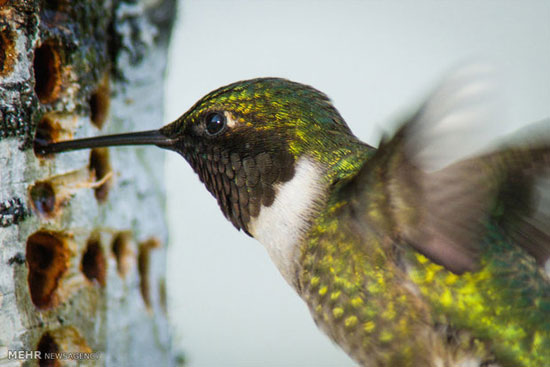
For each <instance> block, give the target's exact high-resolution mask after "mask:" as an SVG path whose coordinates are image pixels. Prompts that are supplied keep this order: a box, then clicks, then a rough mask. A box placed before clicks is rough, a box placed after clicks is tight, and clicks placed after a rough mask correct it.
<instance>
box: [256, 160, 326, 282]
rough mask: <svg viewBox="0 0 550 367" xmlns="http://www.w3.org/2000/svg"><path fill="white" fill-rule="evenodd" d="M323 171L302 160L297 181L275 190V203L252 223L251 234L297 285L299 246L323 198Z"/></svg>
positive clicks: (310, 161) (298, 165) (297, 169)
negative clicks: (295, 277)
mask: <svg viewBox="0 0 550 367" xmlns="http://www.w3.org/2000/svg"><path fill="white" fill-rule="evenodd" d="M321 174H322V173H321V170H320V168H319V166H318V165H317V164H316V163H315V162H314V161H313V160H311V159H308V158H301V159H300V160H299V161H298V162H297V164H296V171H295V174H294V177H293V178H292V179H291V180H290V181H288V182H285V183H283V184H279V185H277V186H276V187H275V200H274V202H273V204H271V206H269V207H264V206H262V208H261V210H260V215H259V216H258V217H256V218H252V219H251V221H250V226H249V230H250V233H251V234H252V235H253V236H254V238H256V239H257V240H258V241H260V242H261V243H262V244H263V245H264V246H265V248H266V249H267V252H268V253H269V256H271V259H272V260H273V262H274V263H275V265H277V267H278V268H279V271H280V272H281V274H282V275H283V277H284V278H285V279H286V281H287V282H288V283H289V284H291V285H294V280H295V279H294V269H295V264H296V261H297V256H298V248H297V246H298V244H299V243H300V240H301V239H302V237H303V235H304V234H305V232H306V230H307V226H308V220H309V218H310V217H311V215H312V213H313V211H314V209H315V202H316V201H317V200H318V199H319V198H320V197H321V196H322V195H323V187H322V182H321Z"/></svg>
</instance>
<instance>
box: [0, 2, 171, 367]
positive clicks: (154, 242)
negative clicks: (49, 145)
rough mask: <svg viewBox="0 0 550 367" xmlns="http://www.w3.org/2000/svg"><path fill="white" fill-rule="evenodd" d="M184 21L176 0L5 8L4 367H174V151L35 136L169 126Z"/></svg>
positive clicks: (0, 222) (0, 183)
mask: <svg viewBox="0 0 550 367" xmlns="http://www.w3.org/2000/svg"><path fill="white" fill-rule="evenodd" d="M174 14H175V0H126V1H125V0H104V1H98V0H42V1H38V0H0V365H8V366H12V365H13V366H17V365H22V364H23V363H25V364H26V363H30V365H41V366H42V365H47V366H50V365H52V366H65V365H77V364H79V365H80V364H81V365H89V366H95V365H106V366H153V365H156V366H169V365H174V364H175V357H174V354H173V353H172V351H171V338H170V331H169V325H168V319H167V315H166V304H165V303H166V295H165V253H166V251H165V244H166V239H167V238H166V228H165V221H164V195H163V193H164V187H163V179H162V177H163V153H162V151H161V150H160V149H157V148H154V147H152V148H148V147H141V148H129V147H127V148H116V149H110V150H106V149H94V150H91V151H79V152H71V153H65V154H59V155H56V156H52V157H39V156H37V155H35V153H34V151H33V139H34V137H35V135H36V139H42V140H49V141H58V140H65V139H70V138H72V137H73V136H76V137H84V136H92V135H100V134H107V133H115V132H122V131H134V130H149V129H153V128H157V127H160V126H161V125H162V123H163V114H162V106H163V103H162V98H163V93H162V91H163V76H164V67H165V59H166V51H167V44H168V40H169V33H170V29H171V26H172V21H173V16H174ZM21 351H23V353H21ZM27 351H37V352H40V353H34V352H33V353H25V352H27ZM55 352H57V353H59V354H58V355H57V357H56V358H57V359H53V360H47V359H46V358H47V357H48V354H49V353H55ZM63 353H65V354H63ZM67 353H81V354H72V355H71V354H67ZM77 359H83V360H81V361H77ZM25 361H30V362H25Z"/></svg>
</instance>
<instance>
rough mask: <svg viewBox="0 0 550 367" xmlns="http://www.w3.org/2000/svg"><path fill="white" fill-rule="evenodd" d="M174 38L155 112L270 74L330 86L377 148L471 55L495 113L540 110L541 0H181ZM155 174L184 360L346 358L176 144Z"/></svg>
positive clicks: (547, 53)
mask: <svg viewBox="0 0 550 367" xmlns="http://www.w3.org/2000/svg"><path fill="white" fill-rule="evenodd" d="M172 42H173V44H172V50H171V57H170V60H169V63H170V68H169V71H168V83H167V86H166V93H167V96H166V121H165V122H168V121H171V120H174V119H176V118H177V117H178V116H179V115H181V114H182V113H184V112H185V110H186V109H187V108H189V107H190V106H191V105H192V104H193V103H194V102H195V101H196V100H197V99H199V98H200V97H201V96H202V95H204V94H206V93H208V92H209V91H211V90H212V89H215V88H217V87H219V86H221V85H224V84H228V83H231V82H234V81H237V80H241V79H248V78H253V77H259V76H279V77H285V78H289V79H292V80H295V81H299V82H302V83H306V84H310V85H312V86H314V87H316V88H318V89H320V90H321V91H323V92H325V93H327V94H328V95H329V96H330V97H331V98H332V100H333V102H334V104H335V106H336V107H337V108H338V109H339V111H340V112H341V113H342V115H343V116H344V118H345V119H346V121H347V122H348V124H349V125H350V127H351V128H352V130H353V131H354V132H355V133H356V135H357V136H359V137H360V138H362V139H364V140H365V141H367V142H368V143H370V144H372V145H375V146H376V145H378V139H379V136H380V133H381V131H382V130H383V129H384V128H385V127H387V126H391V125H392V124H393V125H395V121H396V120H398V119H399V117H400V116H403V114H404V113H406V112H407V111H410V110H411V108H413V107H414V106H415V105H417V104H418V103H419V102H420V101H421V100H422V98H423V96H425V95H426V93H427V92H429V91H430V89H431V88H433V87H434V86H435V85H436V83H437V81H438V80H439V79H440V78H441V77H442V76H443V75H445V73H446V72H447V71H449V70H451V69H452V68H453V67H455V66H456V65H458V64H461V63H464V62H467V61H470V60H475V61H477V60H482V61H484V62H486V61H488V62H490V63H492V64H494V65H496V66H497V67H498V70H499V75H500V77H501V79H502V87H501V89H502V91H503V92H504V94H505V95H506V97H507V103H506V105H505V110H506V112H507V117H506V119H505V120H503V122H510V123H512V124H516V125H518V124H521V123H525V122H531V121H535V120H538V119H542V118H544V117H548V116H550V2H549V1H521V2H520V1H419V0H416V1H384V2H382V1H324V2H306V1H301V2H291V1H277V2H275V1H269V2H267V1H264V2H262V1H204V0H200V1H198V0H196V1H191V0H185V1H182V2H181V4H180V9H179V21H178V23H177V25H176V29H175V33H174V37H173V40H172ZM152 93H154V91H152ZM156 123H158V122H152V127H151V128H153V127H155V125H154V124H156ZM166 181H167V195H168V208H167V210H168V217H169V225H170V236H171V241H170V249H169V267H168V276H169V283H168V286H169V306H170V312H171V317H172V320H173V324H174V326H175V328H176V334H177V335H176V336H177V338H176V342H177V345H178V347H180V348H182V349H183V350H185V352H186V356H187V358H188V361H189V366H191V367H199V366H200V367H210V366H260V365H261V366H352V365H353V362H352V361H351V360H350V359H349V358H348V357H347V356H346V355H345V354H344V353H343V352H341V351H340V350H339V349H338V348H337V347H335V346H333V345H332V343H331V342H330V341H329V340H328V338H327V337H325V336H324V335H322V334H321V333H320V332H319V331H318V330H317V328H316V327H315V325H314V323H313V322H312V320H311V318H310V317H309V314H308V310H307V308H306V306H305V304H304V303H303V302H302V301H301V300H300V299H299V298H298V297H297V296H296V294H295V293H294V291H293V290H292V289H290V287H289V286H287V284H286V283H285V281H284V280H283V279H282V277H281V276H280V275H279V273H278V271H277V270H276V268H275V267H274V265H273V264H271V262H270V260H269V258H268V256H267V253H266V252H265V250H264V249H263V248H262V246H261V245H260V244H259V243H257V242H256V241H255V240H253V239H251V238H248V237H247V236H246V235H244V234H243V233H240V232H237V231H236V230H235V229H234V228H233V227H232V226H231V224H230V223H229V222H227V221H226V220H225V218H224V217H223V215H222V214H221V212H220V211H219V209H218V207H217V204H216V202H215V200H214V199H213V198H212V197H210V195H209V194H208V193H207V191H206V190H205V189H204V188H203V187H202V186H201V184H200V182H199V180H198V179H197V177H196V176H195V174H194V173H193V172H192V171H191V169H190V168H189V167H188V166H187V164H186V162H185V161H184V160H183V159H182V158H180V157H179V156H177V155H176V154H173V153H169V154H168V160H167V165H166Z"/></svg>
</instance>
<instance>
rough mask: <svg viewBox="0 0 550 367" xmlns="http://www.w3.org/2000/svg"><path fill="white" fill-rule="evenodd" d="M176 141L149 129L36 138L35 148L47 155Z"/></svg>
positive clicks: (161, 144) (163, 144) (37, 151)
mask: <svg viewBox="0 0 550 367" xmlns="http://www.w3.org/2000/svg"><path fill="white" fill-rule="evenodd" d="M174 143H175V140H174V139H171V138H169V137H167V136H166V135H164V134H162V133H161V132H160V130H149V131H140V132H135V133H127V134H116V135H105V136H97V137H94V138H84V139H75V140H67V141H61V142H57V143H48V142H45V141H43V140H42V141H41V140H40V139H35V143H34V150H35V152H36V153H37V154H41V155H46V154H52V153H61V152H67V151H70V150H79V149H88V148H102V147H112V146H119V145H156V146H158V147H161V148H169V147H171V146H172V145H173V144H174Z"/></svg>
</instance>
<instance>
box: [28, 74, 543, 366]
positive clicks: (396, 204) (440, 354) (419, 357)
mask: <svg viewBox="0 0 550 367" xmlns="http://www.w3.org/2000/svg"><path fill="white" fill-rule="evenodd" d="M467 89H468V88H467V87H465V88H462V89H460V88H458V89H457V91H455V92H453V90H452V88H451V90H449V88H447V87H443V88H440V89H439V90H436V92H435V93H434V94H433V95H431V96H430V97H429V98H428V99H427V101H426V102H425V103H424V104H422V105H421V106H420V108H418V110H417V111H416V112H415V113H413V114H412V115H411V116H409V117H408V118H406V119H404V121H403V122H402V123H401V124H400V125H399V127H398V128H397V129H396V131H395V132H394V133H393V134H392V135H391V136H386V137H384V138H382V139H381V142H380V144H379V145H378V147H377V148H375V147H372V146H370V145H368V144H366V143H364V142H362V141H361V140H360V139H358V138H357V137H356V136H355V135H354V134H353V133H352V131H351V130H350V128H349V127H348V125H347V124H346V122H345V121H344V119H343V118H342V116H341V115H340V113H339V112H338V111H337V110H336V108H335V107H334V106H333V104H332V103H331V101H330V99H329V98H328V97H327V96H326V95H325V94H323V93H322V92H320V91H318V90H316V89H314V88H312V87H310V86H307V85H304V84H300V83H296V82H292V81H289V80H286V79H281V78H258V79H251V80H245V81H239V82H236V83H233V84H230V85H227V86H224V87H221V88H219V89H217V90H214V91H213V92H211V93H209V94H207V95H206V96H204V97H203V98H202V99H200V100H199V101H198V102H197V103H196V104H195V105H193V106H192V107H191V108H190V109H189V110H188V111H187V112H186V113H185V114H183V115H182V116H181V117H179V118H178V119H177V120H175V121H174V122H172V123H170V124H169V125H166V126H165V127H162V128H161V129H159V130H150V131H144V132H135V133H127V134H118V135H108V136H100V137H92V138H85V139H78V140H70V141H63V142H57V143H44V142H40V141H37V142H36V145H35V150H36V151H37V152H39V153H41V154H53V153H59V152H64V151H70V150H76V149H85V148H95V147H107V146H117V145H156V146H158V147H160V148H163V149H168V150H172V151H175V152H177V153H179V154H180V155H181V156H183V158H185V159H186V160H187V162H188V163H189V164H190V165H191V167H192V168H193V169H194V171H195V172H196V173H197V174H198V177H199V179H200V180H201V181H202V182H203V183H204V185H205V186H206V189H207V190H208V191H209V192H210V193H211V194H212V195H213V196H214V197H215V199H216V200H217V202H218V204H219V207H220V209H221V211H222V212H223V214H224V215H225V217H226V218H227V219H228V220H229V221H230V222H231V223H232V224H233V225H234V226H235V227H236V228H237V229H238V230H242V231H243V232H244V233H246V234H247V235H249V236H252V237H254V238H255V239H257V240H258V241H259V242H260V243H262V244H263V246H265V248H266V250H267V251H268V253H269V255H270V257H271V259H272V260H273V262H274V264H275V265H276V266H277V268H278V269H279V271H280V273H281V274H282V276H283V278H284V279H285V280H286V281H287V282H288V284H289V285H290V286H291V287H292V288H294V290H295V291H296V293H297V294H298V295H299V296H300V297H301V298H302V299H303V300H304V301H305V302H306V303H307V305H308V307H309V309H310V312H311V315H312V317H313V319H314V321H315V323H316V324H317V325H318V327H319V328H320V329H321V330H322V331H324V332H325V333H326V334H327V335H328V336H329V337H330V339H332V341H333V342H335V343H336V344H338V345H339V346H340V347H341V348H342V349H343V350H344V351H345V352H346V353H348V354H349V355H350V356H351V357H352V358H353V359H354V360H355V361H356V362H357V363H358V364H360V365H361V366H366V367H389V366H392V367H395V366H403V367H407V366H411V367H412V366H415V367H416V366H428V367H458V366H462V367H474V366H475V367H489V366H500V367H519V366H523V367H542V366H550V261H549V259H550V209H549V207H550V205H548V204H549V203H550V195H549V194H548V193H549V192H550V179H549V177H550V120H547V121H542V122H541V123H538V124H534V125H533V126H532V127H529V128H526V129H523V130H522V131H520V132H519V133H517V134H512V135H511V136H509V137H507V138H505V139H504V140H503V141H502V142H500V143H498V144H494V145H488V146H483V148H482V149H474V150H473V151H471V152H466V153H464V154H462V153H461V154H458V157H455V158H454V159H447V158H445V157H447V156H453V155H456V153H457V152H460V150H461V147H462V146H465V145H468V144H467V141H466V140H460V137H459V136H460V135H459V134H458V135H457V134H455V133H454V131H455V130H456V129H455V130H453V129H450V130H449V129H445V126H446V125H445V124H446V123H448V122H449V121H455V122H456V121H458V122H460V121H461V120H462V119H463V118H464V116H462V115H461V114H457V115H453V113H452V110H453V109H452V105H453V102H452V100H453V98H454V97H456V98H455V99H457V100H459V101H461V102H460V103H462V102H463V101H464V98H465V97H464V95H465V94H464V93H462V92H464V90H467ZM453 95H454V97H453ZM460 103H459V104H460ZM450 106H451V107H450ZM446 110H449V111H451V112H449V113H446V112H445V113H442V112H441V111H446ZM434 111H435V112H434ZM438 111H439V112H438ZM442 127H443V128H442ZM475 129H476V126H474V127H473V132H471V131H470V133H471V136H475V135H476V132H475ZM453 139H454V144H450V143H449V142H452V141H453ZM457 139H459V141H458V142H457V141H456V140H457Z"/></svg>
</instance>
